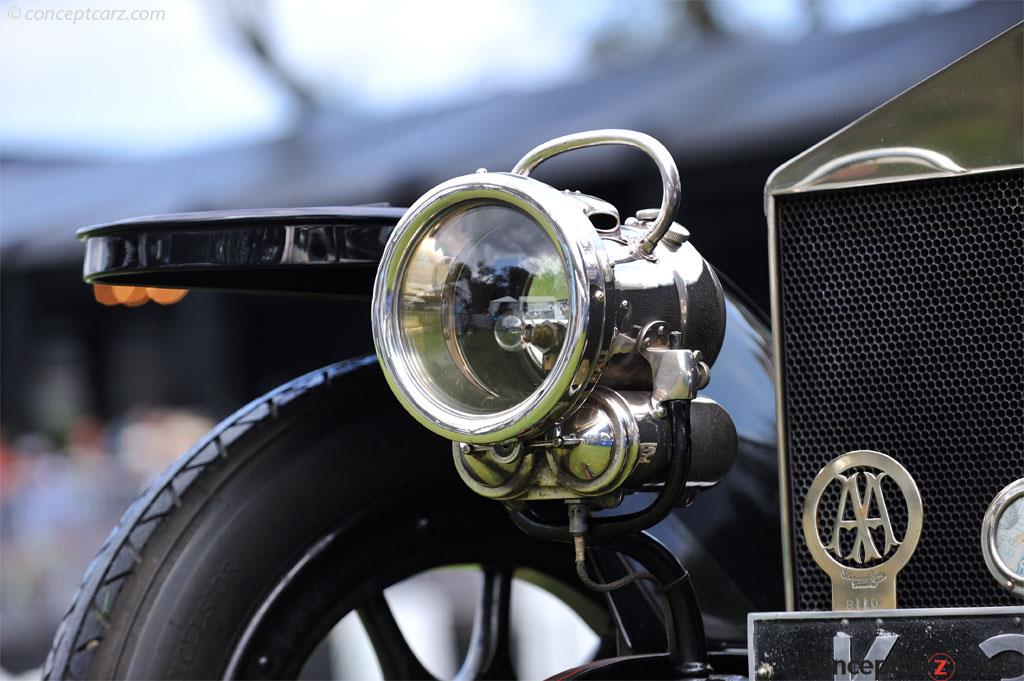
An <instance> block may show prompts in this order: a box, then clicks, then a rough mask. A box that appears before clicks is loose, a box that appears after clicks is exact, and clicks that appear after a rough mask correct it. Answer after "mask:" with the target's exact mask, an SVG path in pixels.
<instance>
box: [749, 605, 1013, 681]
mask: <svg viewBox="0 0 1024 681" xmlns="http://www.w3.org/2000/svg"><path fill="white" fill-rule="evenodd" d="M1022 618H1024V607H1009V608H946V609H943V608H937V609H922V610H878V611H874V612H782V613H779V612H775V613H751V614H750V615H749V616H748V619H747V632H748V636H749V641H748V648H747V649H748V650H749V651H750V678H751V679H757V680H765V681H767V680H770V681H798V680H800V681H803V680H807V681H812V680H813V681H872V680H876V681H890V680H891V681H896V680H897V679H898V680H900V681H904V680H909V679H914V680H915V681H916V680H918V679H920V680H921V681H929V680H931V681H971V680H980V679H984V680H985V681H991V680H993V679H1017V680H1018V681H1024V624H1022Z"/></svg>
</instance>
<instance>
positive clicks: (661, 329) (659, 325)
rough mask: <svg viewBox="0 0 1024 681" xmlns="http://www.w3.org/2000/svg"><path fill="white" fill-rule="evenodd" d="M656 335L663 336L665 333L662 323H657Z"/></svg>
mask: <svg viewBox="0 0 1024 681" xmlns="http://www.w3.org/2000/svg"><path fill="white" fill-rule="evenodd" d="M658 335H659V336H664V335H665V325H664V324H658Z"/></svg>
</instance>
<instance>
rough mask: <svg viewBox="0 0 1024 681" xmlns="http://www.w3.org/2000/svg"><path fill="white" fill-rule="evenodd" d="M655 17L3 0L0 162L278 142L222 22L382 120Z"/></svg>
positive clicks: (274, 113)
mask: <svg viewBox="0 0 1024 681" xmlns="http://www.w3.org/2000/svg"><path fill="white" fill-rule="evenodd" d="M804 2H805V0H720V2H718V3H717V4H716V5H715V8H714V9H715V12H716V15H717V16H718V17H719V18H720V20H721V23H722V25H723V26H725V27H726V28H727V30H729V31H730V32H731V33H735V34H736V35H738V36H740V37H741V38H744V37H746V38H751V37H753V38H757V39H774V40H797V39H799V38H800V37H801V36H802V35H804V34H806V32H807V31H808V30H810V22H809V18H808V14H807V12H806V8H805V4H804ZM964 4H967V0H931V1H930V2H920V1H918V0H857V1H843V0H822V5H821V12H820V14H821V16H822V17H823V19H824V23H825V26H824V28H825V29H826V30H839V31H844V30H856V29H858V28H862V27H867V26H871V25H873V24H877V23H881V22H884V21H890V20H895V19H898V18H901V17H904V16H906V15H908V14H911V13H913V12H920V11H941V10H944V9H952V8H955V7H959V6H963V5H964ZM922 7H923V8H924V9H923V10H922ZM86 10H89V12H88V13H86ZM665 10H666V7H665V3H663V2H658V1H656V0H646V1H645V0H632V1H618V2H617V1H614V0H489V1H488V0H439V1H437V2H420V1H399V0H372V1H371V0H366V1H363V0H349V1H347V2H319V1H314V0H308V1H306V2H294V1H292V2H287V1H285V0H265V1H263V2H257V3H252V2H248V3H246V2H223V1H219V0H218V1H214V0H208V1H205V2H204V1H203V0H174V1H173V2H172V1H171V0H156V1H154V2H134V3H132V2H129V1H128V0H120V1H118V0H113V1H109V2H108V1H101V0H83V1H81V2H77V3H76V2H71V1H62V0H57V1H49V0H9V1H6V2H3V3H0V96H2V98H3V105H2V106H0V153H3V154H6V155H12V154H22V155H24V154H35V155H70V156H80V157H99V158H133V157H134V158H140V157H153V156H164V155H173V154H182V153H188V152H189V151H192V150H196V149H201V148H206V147H210V146H215V145H231V144H239V143H244V142H247V141H252V140H259V139H270V138H274V137H278V136H281V135H284V134H286V133H287V131H288V130H289V129H290V128H291V126H293V124H294V121H295V117H296V113H297V106H296V103H295V100H294V99H293V98H292V97H290V96H289V95H288V94H287V92H286V91H285V90H284V89H283V88H282V87H281V86H280V84H279V83H278V82H276V81H275V80H274V79H273V78H272V77H270V76H269V75H267V74H266V73H265V71H264V70H263V69H262V67H261V66H260V64H259V63H258V61H257V60H256V59H255V58H254V57H253V56H252V55H251V54H250V53H249V52H248V51H247V50H246V49H245V48H244V47H242V45H241V42H240V38H239V35H238V33H237V31H235V30H234V29H233V28H232V23H231V17H233V16H243V17H247V18H249V19H250V20H251V21H253V22H255V23H256V24H257V25H258V26H260V27H262V30H263V31H264V32H265V34H266V36H267V39H268V44H269V46H270V49H271V50H272V51H273V53H274V54H275V55H276V56H277V58H278V59H279V61H280V62H281V63H282V64H283V65H284V66H285V68H286V69H287V70H288V71H289V72H290V73H292V74H293V75H294V76H295V77H296V78H297V80H299V81H300V82H302V83H303V85H304V86H306V87H307V89H309V90H311V91H313V92H315V93H317V95H318V97H319V99H320V100H321V101H322V102H323V103H324V104H325V106H328V107H331V108H332V109H336V110H337V111H339V114H338V115H349V116H391V115H400V114H401V113H402V112H405V111H409V110H415V109H423V108H431V107H438V106H444V105H446V104H449V103H452V102H458V101H460V100H466V99H480V98H486V97H489V96H495V95H498V94H501V93H504V92H509V91H515V90H529V89H538V88H545V87H551V86H554V85H557V84H558V83H560V82H565V81H567V80H571V79H573V78H578V77H581V76H583V75H585V74H586V73H587V71H588V69H590V68H593V64H594V59H593V53H592V49H591V47H590V45H591V43H592V41H593V38H594V37H595V36H596V35H598V34H600V33H602V32H607V31H608V30H609V28H617V29H620V31H619V33H621V34H623V35H624V36H625V37H626V38H627V39H630V40H637V41H644V40H651V39H652V36H653V37H658V36H659V31H663V27H664V25H665V21H664V17H665ZM133 12H134V14H133Z"/></svg>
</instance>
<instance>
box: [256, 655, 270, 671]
mask: <svg viewBox="0 0 1024 681" xmlns="http://www.w3.org/2000/svg"><path fill="white" fill-rule="evenodd" d="M256 664H258V665H259V666H260V667H261V668H263V669H266V668H267V667H269V666H270V658H269V657H267V656H266V655H260V656H259V657H258V658H256Z"/></svg>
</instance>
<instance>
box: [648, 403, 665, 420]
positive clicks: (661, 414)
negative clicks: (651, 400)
mask: <svg viewBox="0 0 1024 681" xmlns="http://www.w3.org/2000/svg"><path fill="white" fill-rule="evenodd" d="M651 413H652V414H654V417H655V418H659V419H663V418H665V417H666V416H668V410H667V409H665V405H664V404H662V403H660V402H659V403H658V406H656V407H655V408H654V410H653V411H652V412H651Z"/></svg>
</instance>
